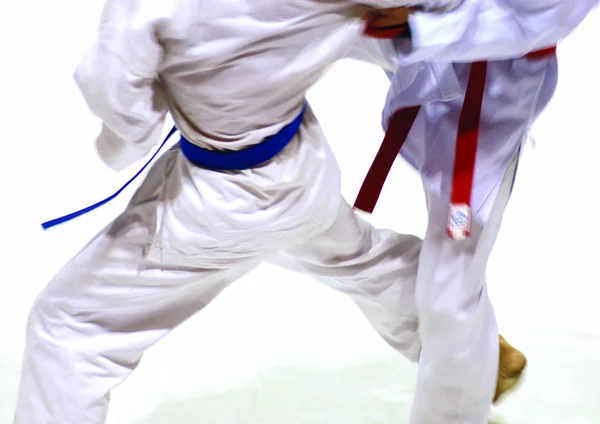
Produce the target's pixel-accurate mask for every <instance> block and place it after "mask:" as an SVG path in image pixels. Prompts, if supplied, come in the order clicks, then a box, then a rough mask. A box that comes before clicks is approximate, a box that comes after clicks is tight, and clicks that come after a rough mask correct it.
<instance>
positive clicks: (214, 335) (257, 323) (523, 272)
mask: <svg viewBox="0 0 600 424" xmlns="http://www.w3.org/2000/svg"><path fill="white" fill-rule="evenodd" d="M101 4H102V2H101V1H98V0H93V1H91V0H88V1H85V2H82V1H74V0H62V1H59V2H47V1H45V2H43V1H41V0H40V1H32V2H14V1H13V2H8V1H6V2H3V3H2V5H1V6H0V46H1V50H0V54H1V56H0V57H2V65H1V66H0V77H1V78H0V84H1V91H0V96H1V97H0V98H1V100H2V101H1V102H0V123H1V124H2V125H1V127H0V128H1V130H2V132H1V133H0V136H1V137H2V139H1V145H2V149H1V150H0V152H2V153H0V164H1V166H0V225H1V229H2V232H1V235H2V246H3V247H2V251H1V252H0V265H1V267H0V330H1V331H0V424H10V423H11V422H12V412H13V406H14V401H15V395H16V390H17V384H18V376H19V367H20V359H21V353H22V348H23V341H24V340H23V337H24V330H25V321H26V317H27V314H28V309H29V307H30V305H31V303H32V301H33V299H34V297H35V295H36V294H37V293H38V292H39V291H40V290H41V289H42V288H43V287H44V286H45V285H46V284H47V283H48V281H49V280H50V279H51V278H52V276H53V275H54V274H55V273H56V272H57V271H58V269H59V268H60V267H62V266H63V265H64V264H65V262H66V261H67V260H69V259H70V257H71V256H72V255H73V254H75V253H76V252H77V251H78V250H79V249H80V248H81V247H82V246H83V244H84V243H85V242H87V240H88V239H89V238H90V237H91V236H93V235H94V234H95V233H96V232H97V231H98V230H99V229H100V228H102V227H103V226H104V225H105V224H107V223H108V222H109V221H110V220H111V219H112V218H114V217H115V216H116V215H117V214H118V213H119V212H120V211H121V210H122V209H123V207H124V205H125V204H126V202H127V201H128V198H129V197H130V196H131V194H132V192H133V190H134V189H135V187H132V188H131V189H129V190H128V191H127V192H125V193H123V195H122V196H121V197H119V198H118V199H117V200H115V201H113V202H112V203H110V204H108V205H106V206H104V207H103V208H101V209H99V210H97V211H95V212H93V213H91V214H89V215H87V216H84V217H82V218H79V219H77V220H75V221H73V222H71V223H68V224H65V225H62V226H59V227H56V228H54V229H52V230H49V231H46V232H44V231H42V230H41V227H40V225H39V224H40V223H41V222H42V221H45V220H48V219H51V218H55V217H57V216H60V215H62V214H65V213H68V212H71V211H74V210H76V209H79V208H80V207H83V206H87V205H88V204H91V203H94V202H96V201H98V200H100V199H102V198H104V197H106V196H108V195H109V194H112V192H114V191H115V190H116V189H117V188H119V187H120V185H121V184H122V183H124V182H125V181H126V180H128V179H129V177H130V176H131V175H132V174H133V173H134V172H135V171H137V168H138V167H139V166H140V165H139V164H136V165H135V166H133V167H131V168H130V169H127V170H126V171H124V172H122V173H120V174H116V173H113V172H112V171H110V170H109V169H107V168H105V167H104V165H103V164H102V163H101V162H100V160H99V159H98V157H97V156H96V154H95V152H94V147H93V140H94V137H95V135H96V133H97V130H98V128H99V123H98V122H97V121H96V120H95V118H93V117H92V116H91V114H90V113H89V112H88V110H87V108H86V106H85V104H84V103H83V100H82V98H81V97H80V96H79V93H78V91H77V89H76V87H75V85H74V83H73V81H72V77H71V75H72V72H73V70H74V68H75V66H76V64H77V61H78V59H79V57H80V55H81V54H82V52H83V50H84V49H85V47H86V46H87V45H88V43H89V42H90V41H91V39H92V38H93V36H94V33H95V29H96V25H97V21H98V17H99V11H100V7H101ZM599 42H600V14H599V13H598V12H595V13H594V14H593V16H591V17H590V18H589V19H588V20H587V21H586V23H585V24H584V25H583V26H582V27H581V28H580V29H579V30H577V31H576V33H574V34H573V35H572V36H571V37H570V38H569V39H568V40H566V41H565V42H564V43H563V44H561V46H560V48H559V60H560V62H561V65H560V68H561V75H560V80H559V87H558V90H557V92H556V95H555V97H554V99H553V101H552V103H551V105H550V107H549V108H548V109H547V110H546V111H545V113H544V114H543V116H542V117H541V118H540V119H539V120H538V122H537V123H536V125H535V126H534V128H533V132H532V135H533V137H534V138H535V140H536V142H537V146H536V148H535V149H534V148H531V146H529V147H528V148H527V149H526V151H525V155H524V158H523V160H522V162H521V164H520V168H519V173H518V176H517V183H516V187H515V191H514V193H513V197H512V199H511V202H510V204H509V208H508V210H507V213H506V217H505V221H504V225H503V229H502V232H501V235H500V238H499V240H498V242H497V244H496V248H495V251H494V253H493V256H492V258H491V262H490V264H489V268H488V275H489V285H490V292H491V295H492V297H493V301H494V302H495V305H496V308H497V314H498V318H499V321H500V327H501V331H502V333H504V334H505V335H506V336H507V338H508V340H509V341H510V342H511V343H513V344H515V345H517V346H518V347H519V348H521V349H522V350H524V351H525V353H526V354H527V355H528V357H529V361H530V362H529V368H528V376H527V380H526V382H525V384H524V385H523V387H522V388H521V389H520V391H519V392H517V393H516V394H515V395H514V397H512V398H509V399H508V400H507V401H506V402H505V403H503V404H502V405H501V406H500V407H499V408H497V409H495V411H494V422H495V423H506V424H536V423H544V424H594V423H598V422H600V297H599V294H600V274H599V271H600V255H599V253H600V245H599V244H600V203H599V199H600V131H599V130H598V125H599V124H600V106H599V105H598V101H599V100H598V99H599V98H600V82H599V77H598V75H599V71H598V69H599V68H600V48H599V47H598V45H599V44H600V43H599ZM386 90H387V78H386V77H385V75H384V74H383V72H382V71H380V70H379V69H377V68H375V67H372V66H369V65H365V64H361V63H356V62H350V61H348V62H342V63H340V64H338V65H336V66H334V67H333V68H332V70H331V72H330V73H329V74H328V75H327V76H326V77H325V78H324V80H323V81H322V82H321V83H319V85H318V86H317V87H315V88H314V90H313V91H312V92H311V93H310V100H311V102H312V104H313V107H314V109H315V112H316V114H317V116H318V117H319V119H320V120H321V122H322V124H323V127H324V129H325V131H326V133H327V135H328V137H329V139H330V142H331V144H332V145H333V148H334V151H335V153H336V155H337V158H338V160H339V162H340V166H341V168H342V172H343V190H344V195H345V196H346V197H347V198H348V200H349V201H353V200H354V198H355V196H356V193H357V192H358V188H359V186H360V183H361V182H362V178H363V177H364V175H365V174H366V171H367V169H368V167H369V165H370V163H371V160H372V158H373V157H374V155H375V152H376V150H377V148H378V146H379V142H380V140H381V138H382V131H381V129H380V112H381V107H382V104H383V99H384V97H385V93H386ZM370 220H371V221H372V222H373V223H374V224H375V225H376V226H379V227H391V228H393V229H395V230H397V231H401V232H412V233H416V234H418V235H422V234H423V232H424V228H425V223H426V222H425V220H426V215H425V208H424V203H423V194H422V190H421V186H420V181H419V178H418V176H417V175H416V174H415V172H414V171H412V170H411V169H410V168H409V167H408V166H407V165H406V164H405V163H403V162H402V161H401V160H398V161H397V162H396V164H395V166H394V169H393V171H392V174H391V176H390V178H389V179H388V181H387V183H386V186H385V189H384V192H383V195H382V198H381V200H380V202H379V204H378V206H377V210H376V213H375V214H374V216H372V217H371V218H370ZM414 378H415V369H414V367H413V366H412V365H411V364H408V363H407V362H406V361H405V360H403V359H402V358H401V357H399V356H398V355H396V353H395V352H393V351H392V350H391V349H390V348H389V347H388V346H387V345H385V344H384V343H383V342H382V341H381V340H380V339H379V337H378V336H377V335H376V334H375V332H374V331H373V330H371V328H370V327H369V326H368V324H367V323H366V321H365V320H364V319H363V317H362V316H361V315H360V313H359V312H358V310H357V309H356V308H355V307H354V305H353V304H352V303H351V302H350V301H349V300H348V299H346V298H344V297H343V296H341V295H339V294H337V293H334V292H332V291H330V290H329V289H326V288H324V287H322V286H320V285H319V284H318V283H316V282H314V281H312V280H310V279H309V278H306V277H303V276H301V275H297V274H293V273H290V272H287V271H283V270H280V269H278V268H275V267H270V266H268V265H265V266H262V267H260V268H259V269H258V270H257V271H255V272H253V273H252V274H251V275H248V276H247V277H245V278H244V279H242V280H240V281H239V282H238V283H237V284H235V285H233V286H232V287H231V288H230V289H228V290H226V291H225V292H224V293H223V294H222V295H221V296H220V297H219V298H218V299H217V300H216V301H215V302H214V303H213V304H211V305H210V306H209V307H208V308H207V309H206V310H205V311H203V312H202V313H200V314H198V315H197V316H196V317H194V318H193V319H192V320H190V321H189V322H187V323H185V324H184V325H183V326H182V327H180V328H178V329H177V330H176V331H174V332H173V333H172V334H171V335H170V336H169V337H167V338H166V339H165V340H164V341H163V342H161V343H160V344H159V345H157V346H156V347H155V348H154V349H152V350H151V351H149V352H148V354H147V355H146V357H145V359H144V361H143V362H142V365H141V366H140V368H139V369H138V371H137V372H135V373H134V374H133V376H132V377H131V378H130V379H129V380H127V382H126V383H124V384H123V385H122V386H121V387H119V388H118V389H117V390H115V392H114V394H113V404H112V408H111V411H110V416H109V423H110V424H141V423H144V424H165V423H181V424H184V423H185V424H187V423H201V422H202V423H211V424H226V423H227V424H229V423H233V424H246V423H251V424H254V423H257V424H258V423H261V424H263V423H264V424H270V423H285V424H295V423H298V424H300V423H302V424H337V423H340V424H388V423H390V424H391V423H400V424H401V423H406V422H407V417H408V411H409V407H410V400H411V393H412V385H413V384H414Z"/></svg>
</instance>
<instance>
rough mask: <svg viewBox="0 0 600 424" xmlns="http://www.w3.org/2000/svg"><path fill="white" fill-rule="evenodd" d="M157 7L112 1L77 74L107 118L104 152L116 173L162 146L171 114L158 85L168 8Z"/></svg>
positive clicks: (100, 148) (87, 98) (98, 113)
mask: <svg viewBox="0 0 600 424" xmlns="http://www.w3.org/2000/svg"><path fill="white" fill-rule="evenodd" d="M153 3H154V2H152V1H148V2H143V1H138V0H108V1H107V3H106V5H105V7H104V11H103V14H102V18H101V24H100V28H99V31H98V38H97V40H96V42H95V43H94V44H93V46H92V47H91V48H90V49H89V50H88V51H87V52H86V54H85V55H84V57H83V59H82V60H81V62H80V63H79V65H78V67H77V70H76V71H75V81H76V83H77V85H78V86H79V89H80V90H81V92H82V94H83V97H84V99H85V101H86V102H87V104H88V106H89V108H90V109H91V111H92V112H93V113H94V115H96V116H98V117H99V118H100V119H101V120H102V131H101V133H100V135H99V136H98V139H97V149H98V153H99V155H100V157H101V158H102V160H103V161H104V162H105V163H106V164H107V165H109V166H110V167H112V168H114V169H123V168H125V167H126V166H128V165H130V164H131V163H133V162H135V161H136V160H138V159H141V158H142V157H144V156H145V155H146V154H147V153H148V152H149V151H150V149H152V147H153V146H154V145H155V144H157V143H158V141H159V140H160V139H159V137H160V135H161V132H162V128H163V122H164V119H165V116H166V112H167V108H166V103H165V101H164V98H163V96H162V92H161V90H160V88H159V85H158V83H157V75H158V68H159V66H160V63H161V60H162V48H161V45H160V43H159V41H158V39H157V34H158V33H159V29H160V25H161V23H164V20H163V19H161V17H160V14H161V9H164V7H161V6H160V5H157V4H153ZM152 9H154V10H152Z"/></svg>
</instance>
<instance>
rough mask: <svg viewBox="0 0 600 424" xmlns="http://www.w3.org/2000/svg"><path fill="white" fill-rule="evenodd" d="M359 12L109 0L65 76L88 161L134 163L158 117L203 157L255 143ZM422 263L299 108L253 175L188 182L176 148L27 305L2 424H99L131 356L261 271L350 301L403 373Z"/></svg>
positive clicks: (322, 65) (320, 5)
mask: <svg viewBox="0 0 600 424" xmlns="http://www.w3.org/2000/svg"><path fill="white" fill-rule="evenodd" d="M371 3H372V4H377V5H382V6H386V7H389V6H403V5H405V4H410V3H412V2H408V1H392V0H389V1H385V2H384V1H377V2H375V1H372V2H371ZM423 3H424V4H425V5H426V6H431V8H438V7H445V6H448V5H449V4H450V3H451V2H448V1H437V2H423ZM363 11H364V8H363V6H361V5H357V4H353V3H351V2H348V1H341V0H340V1H332V2H322V1H319V0H287V1H282V2H277V3H276V4H275V3H273V2H270V1H269V2H268V1H260V0H253V1H251V2H248V1H247V2H243V3H240V2H199V1H196V0H168V1H160V2H151V1H140V0H109V2H108V3H107V6H106V8H105V11H104V15H103V18H102V25H101V28H100V31H99V36H98V41H97V42H96V44H95V45H94V46H93V47H92V48H91V49H90V50H89V52H88V53H87V54H86V55H85V57H84V58H83V60H82V62H81V63H80V65H79V67H78V69H77V72H76V80H77V82H78V84H79V86H80V88H81V90H82V92H83V94H84V97H85V98H86V100H87V102H88V104H89V106H90V108H91V110H92V111H93V112H94V113H95V114H96V115H97V116H99V117H100V118H101V119H102V120H103V122H104V125H103V130H102V133H101V134H100V136H99V138H98V140H97V146H98V152H99V154H100V156H101V157H102V159H103V160H104V161H105V162H106V163H107V164H109V165H110V166H112V167H113V168H115V169H122V168H124V167H125V166H128V165H129V164H131V163H133V162H134V161H136V160H138V159H140V158H142V157H143V156H144V155H146V154H147V153H148V152H149V151H150V150H151V149H152V148H153V147H154V146H156V144H157V142H158V141H159V136H160V134H161V132H162V126H163V121H164V118H165V115H166V113H167V111H169V112H170V113H171V114H172V116H173V118H174V119H175V122H176V124H177V127H178V128H179V130H180V131H181V132H182V134H184V135H185V137H186V138H187V139H188V140H190V141H191V142H192V143H195V144H197V145H199V146H202V147H207V148H211V149H218V150H239V149H242V148H245V147H248V146H250V145H254V144H257V143H259V142H261V141H262V140H263V139H264V138H265V137H267V136H269V135H272V134H274V133H276V132H278V131H279V130H280V129H281V128H282V127H283V126H284V125H286V124H287V123H288V122H290V121H291V120H292V119H293V118H294V117H295V116H296V115H297V114H298V112H299V111H300V109H301V107H302V104H303V101H304V96H305V91H306V90H307V89H308V88H309V87H310V86H311V85H312V84H313V83H314V82H316V81H317V80H318V78H319V77H320V76H321V75H322V74H323V72H324V71H325V70H326V68H327V66H328V65H330V64H331V63H333V62H334V61H336V60H337V59H340V58H342V57H346V56H348V55H349V54H350V52H351V50H352V48H353V47H354V46H355V45H356V44H357V43H358V41H359V39H360V37H361V35H360V34H361V31H362V22H361V20H360V16H361V14H362V12H363ZM430 15H431V19H432V20H435V19H437V17H435V19H434V14H433V12H432V13H431V14H430ZM417 25H419V26H420V27H425V26H427V25H428V23H427V22H426V19H425V18H424V20H423V21H422V22H420V23H418V24H417ZM417 50H418V49H417ZM157 79H158V80H159V81H160V84H158V83H157V82H156V80H157ZM420 248H421V241H420V240H419V239H417V238H416V237H413V236H403V235H399V234H396V233H394V232H392V231H388V230H381V231H377V230H375V229H374V228H373V227H371V226H370V225H368V224H367V223H366V222H364V221H363V220H361V219H360V218H359V217H358V216H357V215H355V214H354V213H353V211H352V210H351V208H350V206H349V205H348V204H347V203H345V201H344V200H343V199H342V197H341V195H340V175H339V170H338V167H337V164H336V162H335V159H334V157H333V154H332V152H331V151H330V149H329V146H328V145H327V143H326V141H325V138H324V135H323V133H322V131H321V129H320V127H319V125H318V122H317V120H316V118H315V117H314V115H313V114H312V112H311V110H310V108H309V109H308V110H307V112H306V115H305V117H304V120H303V123H302V126H301V128H300V130H299V132H298V133H297V135H296V136H295V138H294V140H293V141H292V142H291V143H290V144H289V145H288V146H287V148H286V149H285V150H284V151H283V152H282V153H280V154H279V155H278V156H276V157H275V158H274V159H272V160H271V161H269V162H267V163H266V164H264V165H261V166H259V167H256V168H253V169H248V170H244V171H240V172H231V171H213V170H208V169H203V168H199V167H196V166H194V165H192V164H190V162H189V161H188V160H187V159H186V158H185V157H183V155H182V154H181V152H180V151H179V150H178V149H177V148H173V149H171V150H170V151H168V152H167V153H165V154H164V155H163V156H162V157H161V158H160V159H159V160H158V161H157V162H156V163H155V164H154V165H153V167H152V169H151V170H150V172H149V174H148V176H147V177H146V179H145V181H144V182H143V183H142V185H141V187H140V188H139V190H138V191H137V192H136V194H135V195H134V197H133V199H132V201H131V202H130V204H129V205H128V207H127V209H126V210H125V211H124V212H123V214H121V215H120V216H119V217H118V218H117V219H116V220H115V221H114V222H113V223H111V224H110V225H109V226H107V228H105V229H104V230H103V231H101V232H100V233H99V234H98V235H97V236H96V237H95V238H94V239H93V240H92V241H91V242H90V243H89V244H88V245H87V246H86V247H85V248H84V249H83V250H82V251H81V252H80V253H79V254H78V255H76V256H75V258H73V260H71V261H70V262H69V263H68V264H67V265H66V266H65V267H64V268H63V269H62V270H61V271H60V272H59V274H58V275H57V276H56V277H55V278H54V279H53V280H52V282H51V283H50V284H49V285H48V286H47V287H46V289H45V290H44V291H43V292H42V293H41V294H40V295H39V296H38V298H37V299H36V301H35V303H34V305H33V308H32V311H31V315H30V319H29V323H28V329H27V342H26V350H25V356H24V363H23V374H22V381H21V386H20V389H19V395H18V403H17V410H16V418H15V423H16V424H50V423H52V424H54V423H60V424H99V423H103V422H104V420H105V417H106V413H107V407H108V400H109V393H110V391H111V389H112V388H114V387H115V386H116V385H118V384H119V383H121V382H122V381H123V380H124V379H125V378H126V377H127V376H128V375H129V373H130V372H131V371H132V370H133V369H134V368H135V367H136V365H137V364H138V362H139V360H140V358H141V356H142V354H143V353H144V351H145V350H146V349H148V348H149V347H150V346H152V345H153V344H154V343H156V342H157V341H158V340H160V339H161V338H162V337H164V336H165V335H166V334H167V333H168V332H169V331H170V330H172V329H173V328H174V327H176V326H177V325H178V324H180V323H181V322H183V321H184V320H186V319H187V318H189V317H190V316H192V315H193V314H195V313H196V312H198V311H200V310H201V309H202V308H203V307H204V306H206V305H207V304H208V303H209V302H210V301H211V300H212V299H214V298H215V297H216V296H217V295H218V294H219V293H220V292H221V291H222V290H223V289H224V288H225V287H227V286H228V285H229V284H230V283H232V282H233V281H235V280H236V279H238V278H239V277H241V276H242V275H244V274H245V273H247V272H249V271H250V270H252V269H253V268H254V267H256V266H257V265H258V264H259V263H260V262H261V261H263V260H271V261H273V262H275V263H279V264H281V265H284V266H287V267H289V268H291V269H296V270H301V271H304V272H306V273H309V274H311V275H314V276H315V277H317V278H319V279H320V280H322V281H324V282H325V283H326V284H328V285H330V286H331V287H333V288H335V289H337V290H340V291H342V292H344V293H347V294H349V295H350V296H352V298H353V299H354V300H355V301H356V302H357V304H358V305H359V307H360V308H361V309H362V310H363V312H364V313H365V314H366V316H367V318H368V319H369V320H370V322H371V323H373V325H374V327H375V328H376V329H377V331H378V332H379V333H380V334H381V335H382V337H383V338H384V339H385V340H386V341H388V342H389V343H390V344H391V345H392V346H394V347H395V348H396V349H398V351H399V352H401V353H402V354H404V355H405V356H406V357H408V358H409V359H412V360H416V359H417V358H418V355H419V351H420V343H419V340H418V337H419V336H418V333H417V318H416V310H415V308H416V306H415V299H414V291H415V281H416V278H417V266H418V261H419V253H420ZM421 260H423V259H422V258H421ZM430 402H434V403H435V402H437V400H436V399H431V400H430ZM422 422H425V421H422ZM436 424H441V423H436Z"/></svg>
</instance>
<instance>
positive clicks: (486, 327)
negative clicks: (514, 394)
mask: <svg viewBox="0 0 600 424" xmlns="http://www.w3.org/2000/svg"><path fill="white" fill-rule="evenodd" d="M428 70H435V71H436V72H438V74H439V75H445V78H446V82H447V83H448V87H449V86H450V85H451V84H452V83H453V84H455V86H456V87H457V88H458V89H459V90H460V91H461V92H462V93H464V91H465V87H466V84H467V80H468V78H469V71H470V64H468V63H467V64H464V63H461V64H454V65H452V64H443V63H429V64H427V65H426V66H425V67H424V68H423V72H421V73H419V74H418V75H417V78H416V80H415V81H414V82H413V84H412V85H409V86H408V87H405V88H404V89H403V90H397V88H398V87H397V85H396V84H392V88H391V89H390V92H389V96H388V103H387V104H386V109H385V111H384V122H386V123H387V120H388V119H389V118H390V116H391V114H393V112H395V111H396V109H397V107H399V106H401V105H404V106H408V105H412V104H415V103H414V102H415V100H416V99H419V98H421V99H428V100H424V101H423V102H422V107H421V110H420V111H419V114H418V115H417V119H416V121H415V123H414V125H413V127H412V129H411V132H410V133H409V136H408V138H407V140H406V142H405V144H404V146H403V148H402V150H401V154H402V156H403V157H404V158H405V159H406V160H407V161H408V162H409V163H410V164H412V165H413V166H414V167H415V168H416V169H417V170H418V171H419V172H420V174H421V177H422V180H423V184H424V187H425V190H426V198H427V206H428V211H429V222H428V228H427V232H426V235H425V238H424V240H423V244H422V247H421V255H420V258H419V267H418V270H417V279H416V291H415V299H416V302H417V314H418V318H419V338H420V341H421V344H422V351H421V355H420V359H419V374H418V383H417V388H416V393H415V395H416V396H415V403H414V408H413V411H412V421H411V422H412V423H415V424H416V423H418V424H433V423H453V422H456V423H468V424H471V423H472V424H482V423H485V422H487V418H488V416H489V412H490V404H491V402H490V399H491V398H492V397H493V395H494V392H495V387H496V386H495V383H496V378H497V373H498V328H497V324H496V319H495V315H494V311H493V308H492V305H491V303H490V300H489V298H488V295H487V287H486V279H485V270H486V266H487V262H488V259H489V256H490V254H491V250H492V247H493V245H494V242H495V240H496V237H497V234H498V231H499V228H500V224H501V221H502V216H503V213H504V209H505V207H506V204H507V202H508V198H509V196H510V192H511V189H512V184H513V179H514V175H515V171H516V165H517V160H518V154H519V151H520V146H521V145H522V144H523V143H524V142H525V141H526V138H527V134H528V130H529V127H530V125H531V124H532V122H533V120H534V119H535V118H536V117H537V116H538V114H539V113H540V112H541V110H542V109H543V108H544V107H545V106H546V104H547V103H548V101H549V100H550V98H551V96H552V93H553V91H554V88H555V86H556V81H557V66H556V57H555V56H549V57H546V58H542V59H528V58H520V59H514V60H501V61H493V62H489V63H488V69H487V80H486V88H485V93H484V96H483V104H482V110H481V121H480V127H479V142H478V149H477V158H476V166H475V174H474V181H473V192H472V204H471V206H472V210H473V224H472V225H473V227H472V232H471V238H470V239H467V240H464V241H458V240H453V239H452V238H450V237H449V236H448V234H447V223H448V210H449V204H450V194H451V186H452V177H453V166H454V152H455V146H456V139H457V127H458V121H459V116H460V113H461V110H462V106H463V100H464V95H461V96H460V97H455V96H453V95H449V91H446V92H444V93H441V92H440V90H439V88H440V87H436V86H435V85H434V84H431V81H432V79H431V76H432V75H433V73H429V72H428ZM398 75H399V77H398V78H399V79H400V78H401V75H402V68H400V69H399V70H398ZM454 78H456V79H454ZM423 79H426V80H428V82H429V83H426V82H425V81H423ZM395 82H397V80H396V79H395V78H393V83H395ZM434 93H436V94H438V95H439V97H440V100H438V101H431V99H432V98H434V97H435V95H436V94H434ZM448 97H450V99H448ZM407 103H408V104H407ZM417 104H418V103H417ZM429 399H436V402H435V403H434V404H432V403H431V402H430V401H429ZM423 417H426V418H423Z"/></svg>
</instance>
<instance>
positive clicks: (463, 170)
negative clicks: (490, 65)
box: [447, 62, 487, 240]
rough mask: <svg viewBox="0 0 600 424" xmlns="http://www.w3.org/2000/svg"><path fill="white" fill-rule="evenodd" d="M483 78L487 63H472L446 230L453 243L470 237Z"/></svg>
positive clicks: (456, 154) (459, 129)
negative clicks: (453, 240)
mask: <svg viewBox="0 0 600 424" xmlns="http://www.w3.org/2000/svg"><path fill="white" fill-rule="evenodd" d="M486 74H487V62H475V63H473V64H472V65H471V71H470V74H469V83H468V85H467V91H466V93H465V101H464V104H463V107H462V111H461V113H460V119H459V122H458V134H457V138H456V153H455V158H454V174H453V176H452V188H451V196H450V208H449V211H448V226H447V231H448V235H449V236H450V237H452V238H453V239H455V240H464V239H466V238H468V237H470V236H471V221H472V209H471V193H472V190H473V176H474V174H475V159H476V156H477V143H478V140H479V123H480V118H481V106H482V103H483V95H484V91H485V80H486Z"/></svg>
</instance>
